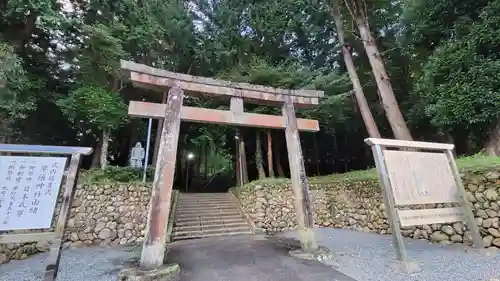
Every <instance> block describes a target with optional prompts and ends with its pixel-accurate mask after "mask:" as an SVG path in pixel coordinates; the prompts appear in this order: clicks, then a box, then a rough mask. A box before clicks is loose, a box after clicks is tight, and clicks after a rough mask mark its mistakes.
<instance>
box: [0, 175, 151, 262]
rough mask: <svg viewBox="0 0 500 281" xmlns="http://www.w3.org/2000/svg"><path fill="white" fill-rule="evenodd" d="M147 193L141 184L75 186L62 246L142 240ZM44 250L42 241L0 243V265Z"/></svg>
mask: <svg viewBox="0 0 500 281" xmlns="http://www.w3.org/2000/svg"><path fill="white" fill-rule="evenodd" d="M150 192H151V187H150V186H148V185H144V184H141V183H134V184H83V185H78V187H77V189H76V192H75V197H74V200H73V204H72V209H71V215H70V219H69V220H68V224H67V228H66V233H65V243H64V247H82V246H84V245H117V244H127V243H134V242H140V241H142V239H143V235H144V228H145V225H146V219H147V212H148V204H149V199H150ZM47 250H48V245H46V244H44V243H27V244H22V245H20V244H0V264H1V263H5V262H7V261H9V260H11V259H24V258H27V257H28V256H30V255H32V254H34V253H37V252H44V251H47Z"/></svg>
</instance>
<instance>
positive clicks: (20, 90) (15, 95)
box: [0, 41, 35, 137]
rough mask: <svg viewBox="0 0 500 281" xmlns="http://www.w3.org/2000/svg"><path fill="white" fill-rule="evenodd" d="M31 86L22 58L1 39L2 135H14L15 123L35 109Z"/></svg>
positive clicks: (0, 100) (0, 122) (0, 107)
mask: <svg viewBox="0 0 500 281" xmlns="http://www.w3.org/2000/svg"><path fill="white" fill-rule="evenodd" d="M29 87H30V81H29V80H28V78H27V76H26V72H25V70H24V69H23V66H22V64H21V60H20V58H19V57H18V56H17V55H16V54H15V53H14V49H13V48H12V47H11V46H10V45H9V44H7V43H5V42H2V41H0V135H2V136H9V137H10V136H12V135H13V133H14V132H15V128H14V127H13V126H14V124H15V123H16V122H17V121H19V120H22V119H25V118H26V117H27V114H28V113H29V111H32V110H34V109H35V103H34V98H33V96H31V95H29V93H28V92H27V90H28V89H29Z"/></svg>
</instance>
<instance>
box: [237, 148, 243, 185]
mask: <svg viewBox="0 0 500 281" xmlns="http://www.w3.org/2000/svg"><path fill="white" fill-rule="evenodd" d="M240 154H241V150H240V139H239V138H237V139H236V183H237V184H238V185H242V184H243V182H242V174H243V172H242V171H241V170H240V169H241V168H240V161H241V155H240Z"/></svg>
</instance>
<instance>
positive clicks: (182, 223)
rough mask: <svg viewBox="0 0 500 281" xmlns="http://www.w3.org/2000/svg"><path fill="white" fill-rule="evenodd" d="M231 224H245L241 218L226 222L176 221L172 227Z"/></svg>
mask: <svg viewBox="0 0 500 281" xmlns="http://www.w3.org/2000/svg"><path fill="white" fill-rule="evenodd" d="M233 222H245V219H243V218H235V219H226V220H203V221H200V220H193V221H177V222H175V223H174V226H188V225H213V224H217V223H233Z"/></svg>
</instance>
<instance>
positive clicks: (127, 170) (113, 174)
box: [81, 166, 154, 182]
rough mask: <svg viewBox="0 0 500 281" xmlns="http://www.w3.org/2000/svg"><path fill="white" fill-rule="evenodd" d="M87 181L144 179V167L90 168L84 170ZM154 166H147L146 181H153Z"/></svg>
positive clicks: (84, 178)
mask: <svg viewBox="0 0 500 281" xmlns="http://www.w3.org/2000/svg"><path fill="white" fill-rule="evenodd" d="M81 177H82V179H83V181H85V182H134V181H142V169H136V168H132V167H120V166H108V167H107V168H106V169H105V170H101V169H90V170H86V171H84V172H82V175H81ZM153 177H154V168H153V167H150V166H149V167H147V169H146V181H147V182H151V181H153Z"/></svg>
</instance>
